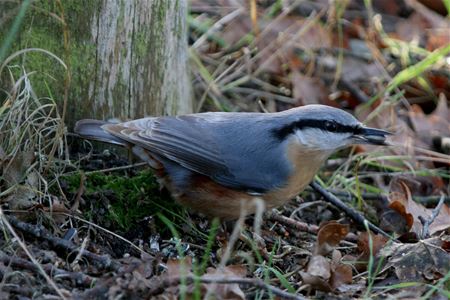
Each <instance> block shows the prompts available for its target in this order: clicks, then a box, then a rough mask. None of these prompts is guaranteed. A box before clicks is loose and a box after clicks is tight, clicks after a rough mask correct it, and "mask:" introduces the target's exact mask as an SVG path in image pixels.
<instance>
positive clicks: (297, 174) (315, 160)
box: [264, 140, 329, 208]
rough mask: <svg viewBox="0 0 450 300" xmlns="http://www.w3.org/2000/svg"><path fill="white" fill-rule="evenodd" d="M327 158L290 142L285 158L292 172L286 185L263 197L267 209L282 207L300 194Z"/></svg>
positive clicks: (315, 151) (295, 142)
mask: <svg viewBox="0 0 450 300" xmlns="http://www.w3.org/2000/svg"><path fill="white" fill-rule="evenodd" d="M328 156H329V153H325V152H324V151H318V150H311V149H305V148H304V147H303V146H302V145H301V144H299V143H298V142H297V141H295V140H293V141H290V143H289V144H288V150H287V157H288V159H289V161H290V162H291V164H292V170H291V172H290V175H289V176H288V180H287V182H286V184H284V185H283V186H281V187H280V188H278V189H276V190H274V191H271V192H269V193H267V194H266V195H265V196H264V200H265V201H266V204H267V207H268V208H272V207H276V206H279V205H282V204H284V203H285V202H286V201H288V200H290V199H292V198H294V197H295V196H297V195H298V194H299V193H300V192H302V191H303V190H304V189H305V188H306V186H307V185H308V184H309V183H310V182H311V181H312V179H313V178H314V176H315V175H316V174H317V172H318V171H319V169H320V167H321V166H322V164H323V163H324V162H325V160H326V159H327V158H328Z"/></svg>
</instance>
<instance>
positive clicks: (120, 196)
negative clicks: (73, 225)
mask: <svg viewBox="0 0 450 300" xmlns="http://www.w3.org/2000/svg"><path fill="white" fill-rule="evenodd" d="M65 180H66V182H67V184H68V187H69V191H70V192H72V193H75V192H76V190H77V189H78V188H79V185H80V175H79V174H77V175H73V176H70V177H67V178H66V179H65ZM85 189H86V190H85V193H84V196H83V198H85V199H90V198H95V197H97V198H98V196H99V195H100V198H102V197H103V198H104V199H107V200H108V202H109V208H108V212H107V214H106V215H105V217H106V219H107V220H97V221H100V222H102V223H104V221H107V222H111V223H112V227H118V228H119V229H121V230H125V231H127V230H129V229H130V228H132V227H133V226H135V225H136V224H137V223H138V222H139V221H141V220H142V219H143V218H144V217H147V216H152V215H155V214H156V213H161V212H162V213H164V212H165V211H167V209H170V210H173V211H174V212H177V211H178V212H179V211H180V210H181V209H182V208H181V207H180V206H178V205H177V204H175V202H174V201H173V200H172V199H170V198H168V197H167V196H163V195H162V193H161V192H160V190H159V184H158V182H157V181H156V179H155V177H154V176H153V174H152V172H151V171H150V170H144V171H142V172H140V173H138V174H137V175H136V176H133V177H126V176H123V175H105V174H103V173H94V174H91V175H89V176H88V177H87V178H86V181H85ZM94 195H95V197H94ZM99 205H101V203H93V208H92V209H91V210H90V211H89V210H88V211H86V212H85V213H86V214H88V215H89V214H90V215H91V217H93V218H94V219H96V218H95V216H93V214H96V210H98V209H99V207H98V206H99Z"/></svg>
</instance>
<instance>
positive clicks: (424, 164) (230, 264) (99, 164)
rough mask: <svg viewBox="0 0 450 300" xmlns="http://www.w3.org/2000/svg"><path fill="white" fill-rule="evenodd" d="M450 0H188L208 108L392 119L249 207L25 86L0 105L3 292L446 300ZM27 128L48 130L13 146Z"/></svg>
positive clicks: (22, 295)
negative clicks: (171, 190)
mask: <svg viewBox="0 0 450 300" xmlns="http://www.w3.org/2000/svg"><path fill="white" fill-rule="evenodd" d="M444 2H445V1H443V2H442V3H444ZM440 3H441V2H440V1H415V0H409V1H407V0H405V1H400V0H399V1H373V2H372V1H355V0H349V1H328V0H327V1H321V0H319V1H232V0H215V1H206V0H191V6H190V9H191V13H190V15H189V18H188V21H189V27H190V33H189V43H190V62H191V66H192V79H193V93H194V97H195V99H196V100H198V101H199V102H198V103H197V107H196V110H197V111H199V112H200V111H267V112H274V111H281V110H284V109H288V108H291V107H295V106H299V105H307V104H325V105H331V106H334V107H339V108H342V109H345V110H347V111H350V112H352V113H353V114H354V115H355V116H356V117H357V118H358V119H359V120H361V121H365V124H367V125H370V126H373V127H377V128H383V129H387V130H389V131H391V132H393V133H394V135H393V136H392V138H390V143H392V145H393V146H391V147H373V146H357V147H353V148H352V149H346V150H342V151H340V152H339V153H336V154H335V155H333V157H331V158H330V159H329V160H328V161H327V163H326V164H325V166H323V168H322V169H321V171H320V172H319V174H318V175H317V177H316V179H315V180H316V181H315V182H316V183H317V184H316V185H315V186H312V187H309V188H307V189H306V190H305V191H304V192H302V193H301V194H300V195H299V196H298V197H296V198H295V199H292V200H291V201H289V202H288V203H287V204H286V205H284V206H282V207H279V208H276V209H273V210H270V211H267V212H265V213H264V214H262V215H256V216H250V217H247V218H240V219H239V220H237V221H236V222H234V223H221V222H219V221H218V220H211V219H208V218H206V217H204V216H201V215H198V214H196V213H195V212H191V211H188V210H187V209H185V208H183V207H181V206H180V205H178V204H177V203H175V202H174V200H172V199H171V197H170V195H169V194H168V192H167V191H166V190H164V189H160V186H159V184H158V183H157V181H156V180H155V178H154V177H153V175H152V172H151V170H149V168H147V167H146V166H145V165H144V164H142V163H140V162H137V161H134V160H132V159H130V158H129V157H128V153H126V152H125V151H124V150H121V149H119V148H114V147H107V146H105V145H102V144H98V143H90V142H86V141H82V140H81V139H79V138H78V137H76V136H73V135H67V136H64V138H63V139H58V140H56V141H54V140H52V141H48V136H49V135H51V134H50V133H52V132H51V130H57V129H55V128H59V127H58V126H59V125H60V124H59V123H58V120H57V118H54V110H52V107H53V106H51V105H50V106H49V105H47V106H45V105H42V103H41V102H39V101H37V100H36V99H34V98H33V94H32V93H31V92H30V90H29V89H30V87H29V86H27V85H25V86H24V87H23V89H22V90H21V91H20V92H18V93H16V94H14V95H13V96H14V97H15V98H14V101H13V102H14V103H15V105H13V106H11V105H10V103H11V102H9V104H8V103H3V104H2V106H1V107H0V119H1V121H2V122H1V124H2V125H1V126H2V127H1V128H0V129H1V132H2V133H3V134H2V136H1V140H0V142H1V143H0V165H1V167H2V178H1V181H0V184H1V193H0V200H1V204H2V206H1V208H0V220H1V224H2V226H1V228H2V229H3V235H2V236H1V237H0V278H1V283H0V298H1V299H7V298H16V299H28V298H39V299H44V298H45V299H54V298H75V299H118V298H124V299H142V298H154V299H178V298H182V299H203V298H205V297H206V298H207V297H211V299H213V297H215V299H267V298H273V299H361V298H367V299H368V298H375V299H385V298H391V299H419V298H420V299H449V298H450V234H449V230H450V207H449V205H450V196H449V194H450V193H449V181H450V171H449V168H450V110H449V99H450V67H449V66H450V61H449V53H450V21H449V18H448V15H449V10H450V4H449V2H448V1H447V2H445V3H446V4H447V6H445V5H443V4H442V5H440ZM446 16H447V17H446ZM23 115H27V116H29V115H30V116H34V119H32V121H31V122H29V123H27V124H24V123H23V122H21V118H22V116H23ZM42 128H49V129H48V130H47V131H46V130H42ZM13 129H14V130H13ZM17 132H32V137H33V138H31V139H29V140H27V144H26V146H23V145H17V148H14V147H13V148H11V145H12V144H14V143H20V142H22V140H21V139H20V138H19V137H18V136H17ZM42 141H48V144H46V143H43V142H42ZM19 148H20V149H22V151H6V149H19ZM49 152H50V153H51V155H48V156H47V155H41V154H42V153H49ZM30 166H31V167H30ZM320 187H324V188H326V190H327V191H328V192H330V193H331V194H332V195H331V196H330V194H329V193H326V192H324V191H323V189H321V188H320ZM333 195H334V196H335V197H337V198H338V199H340V200H341V203H342V204H341V205H340V206H339V207H337V206H335V205H334V204H331V202H330V201H332V200H335V197H334V196H333Z"/></svg>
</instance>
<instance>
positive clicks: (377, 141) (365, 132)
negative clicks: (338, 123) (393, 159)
mask: <svg viewBox="0 0 450 300" xmlns="http://www.w3.org/2000/svg"><path fill="white" fill-rule="evenodd" d="M387 135H392V133H391V132H389V131H386V130H382V129H377V128H370V127H361V129H360V130H359V132H358V134H355V135H353V136H352V139H353V141H354V142H355V143H357V144H371V145H380V146H389V143H387V142H386V136H387Z"/></svg>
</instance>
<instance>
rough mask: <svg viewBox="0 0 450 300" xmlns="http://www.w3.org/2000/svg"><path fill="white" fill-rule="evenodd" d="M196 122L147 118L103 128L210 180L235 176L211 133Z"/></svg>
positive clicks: (183, 118) (181, 119)
mask: <svg viewBox="0 0 450 300" xmlns="http://www.w3.org/2000/svg"><path fill="white" fill-rule="evenodd" d="M200 125H201V124H200V123H199V120H197V119H195V118H189V119H188V118H185V117H161V118H145V119H139V120H136V121H130V122H126V123H122V124H108V125H105V126H104V127H103V128H104V129H105V130H106V131H107V132H109V133H111V134H113V135H115V136H117V137H120V138H123V139H124V140H127V141H129V142H131V143H135V144H138V145H139V146H141V147H144V148H146V149H147V150H149V151H152V152H154V153H157V154H160V155H163V156H165V157H166V158H168V159H170V160H172V161H174V162H176V163H179V164H180V165H182V166H184V167H185V168H188V169H190V170H192V171H194V172H198V173H201V174H204V175H207V176H210V177H214V176H215V175H218V174H223V175H226V176H232V175H231V174H230V172H229V170H228V168H227V167H226V165H225V163H224V161H223V160H222V159H221V158H220V157H221V156H220V152H219V149H218V148H217V145H216V144H215V142H214V140H213V138H212V137H210V136H209V135H210V133H208V132H207V131H206V130H205V129H204V128H202V126H200Z"/></svg>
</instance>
